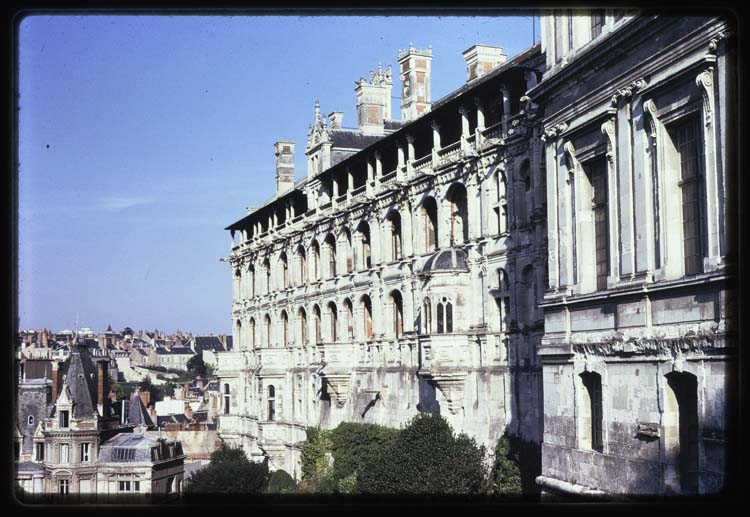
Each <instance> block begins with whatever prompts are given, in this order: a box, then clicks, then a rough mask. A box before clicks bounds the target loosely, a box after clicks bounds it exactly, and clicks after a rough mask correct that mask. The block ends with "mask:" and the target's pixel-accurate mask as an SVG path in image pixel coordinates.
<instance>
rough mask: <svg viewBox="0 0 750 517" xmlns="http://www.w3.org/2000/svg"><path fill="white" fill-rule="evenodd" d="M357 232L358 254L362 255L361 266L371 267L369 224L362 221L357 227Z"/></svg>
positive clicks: (364, 267)
mask: <svg viewBox="0 0 750 517" xmlns="http://www.w3.org/2000/svg"><path fill="white" fill-rule="evenodd" d="M357 233H358V234H359V255H360V256H361V257H362V259H361V260H362V263H361V267H362V268H363V269H370V268H371V267H372V252H371V250H370V225H369V224H367V222H365V221H363V222H362V223H360V225H359V226H358V227H357Z"/></svg>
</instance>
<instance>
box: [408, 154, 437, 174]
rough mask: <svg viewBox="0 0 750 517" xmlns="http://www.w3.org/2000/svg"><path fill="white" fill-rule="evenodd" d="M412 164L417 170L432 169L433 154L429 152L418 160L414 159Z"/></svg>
mask: <svg viewBox="0 0 750 517" xmlns="http://www.w3.org/2000/svg"><path fill="white" fill-rule="evenodd" d="M411 166H412V168H413V169H414V171H416V172H422V171H428V170H430V169H432V155H431V154H428V155H427V156H423V157H422V158H419V159H418V160H414V161H413V162H412V163H411Z"/></svg>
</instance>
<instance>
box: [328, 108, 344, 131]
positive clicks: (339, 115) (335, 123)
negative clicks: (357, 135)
mask: <svg viewBox="0 0 750 517" xmlns="http://www.w3.org/2000/svg"><path fill="white" fill-rule="evenodd" d="M343 122H344V112H343V111H334V112H333V113H331V114H329V115H328V123H329V124H330V125H331V129H341V124H342V123H343Z"/></svg>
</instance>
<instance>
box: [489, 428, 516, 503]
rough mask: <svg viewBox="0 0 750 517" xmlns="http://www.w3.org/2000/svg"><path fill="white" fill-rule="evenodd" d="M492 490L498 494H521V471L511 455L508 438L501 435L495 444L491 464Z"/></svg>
mask: <svg viewBox="0 0 750 517" xmlns="http://www.w3.org/2000/svg"><path fill="white" fill-rule="evenodd" d="M492 481H493V483H492V491H493V493H495V494H499V495H521V493H522V490H521V471H520V470H519V468H518V465H517V464H516V461H514V459H513V458H512V457H511V453H510V440H509V439H508V437H507V436H503V437H501V438H500V439H499V440H498V441H497V445H496V446H495V462H494V465H493V466H492Z"/></svg>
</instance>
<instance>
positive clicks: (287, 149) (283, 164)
mask: <svg viewBox="0 0 750 517" xmlns="http://www.w3.org/2000/svg"><path fill="white" fill-rule="evenodd" d="M273 151H274V154H276V194H281V193H282V192H286V191H287V190H289V189H291V188H292V187H293V186H294V142H284V141H282V142H276V143H275V144H273Z"/></svg>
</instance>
